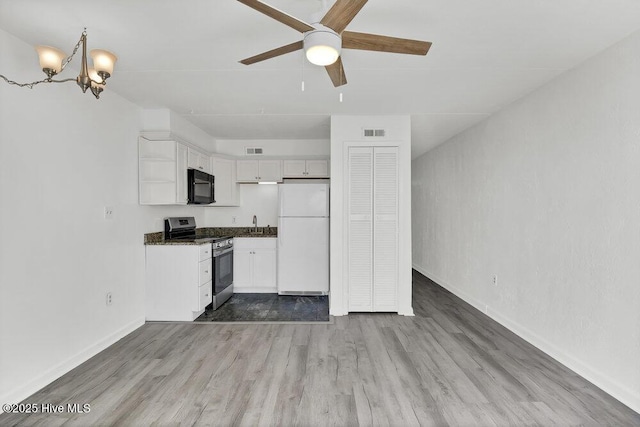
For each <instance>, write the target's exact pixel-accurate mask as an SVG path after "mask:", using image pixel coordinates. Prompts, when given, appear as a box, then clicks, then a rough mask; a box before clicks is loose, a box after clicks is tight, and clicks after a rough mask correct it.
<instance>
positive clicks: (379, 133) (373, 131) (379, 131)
mask: <svg viewBox="0 0 640 427" xmlns="http://www.w3.org/2000/svg"><path fill="white" fill-rule="evenodd" d="M384 135H385V132H384V129H364V136H366V137H370V136H384Z"/></svg>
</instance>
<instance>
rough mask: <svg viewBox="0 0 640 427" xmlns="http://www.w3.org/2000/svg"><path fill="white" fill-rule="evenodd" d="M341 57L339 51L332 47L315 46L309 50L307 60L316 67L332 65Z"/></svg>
mask: <svg viewBox="0 0 640 427" xmlns="http://www.w3.org/2000/svg"><path fill="white" fill-rule="evenodd" d="M339 56H340V54H339V53H338V51H337V50H335V49H334V48H333V47H331V46H313V47H310V48H309V49H307V59H308V60H309V62H311V63H312V64H315V65H320V66H326V65H331V64H333V63H334V62H336V61H337V60H338V57H339Z"/></svg>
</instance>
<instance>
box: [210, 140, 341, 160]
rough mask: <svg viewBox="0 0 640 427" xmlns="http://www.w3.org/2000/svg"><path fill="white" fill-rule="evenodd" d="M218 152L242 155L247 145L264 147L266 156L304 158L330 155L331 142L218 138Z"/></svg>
mask: <svg viewBox="0 0 640 427" xmlns="http://www.w3.org/2000/svg"><path fill="white" fill-rule="evenodd" d="M216 147H217V152H218V153H220V154H227V155H230V156H239V157H242V156H244V155H245V147H262V148H264V156H265V157H278V158H282V159H284V158H294V157H300V158H303V159H308V158H315V157H321V158H326V157H329V153H330V144H329V140H328V139H308V140H307V139H303V140H287V139H282V140H274V139H257V140H254V139H249V140H228V139H218V140H216Z"/></svg>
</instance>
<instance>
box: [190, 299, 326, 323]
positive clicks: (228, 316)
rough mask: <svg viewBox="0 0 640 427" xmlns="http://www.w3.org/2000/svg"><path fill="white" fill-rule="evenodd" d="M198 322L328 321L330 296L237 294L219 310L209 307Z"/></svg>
mask: <svg viewBox="0 0 640 427" xmlns="http://www.w3.org/2000/svg"><path fill="white" fill-rule="evenodd" d="M195 321H196V322H234V321H242V322H247V321H249V322H251V321H253V322H255V321H258V322H260V321H262V322H282V321H284V322H294V321H295V322H328V321H329V297H328V296H285V295H278V294H233V296H232V297H231V298H230V299H229V301H227V302H226V303H224V304H223V305H222V306H221V307H219V308H218V309H217V310H215V311H214V310H211V308H207V309H206V310H205V312H204V313H203V314H202V315H201V316H200V317H198V318H197V319H196V320H195Z"/></svg>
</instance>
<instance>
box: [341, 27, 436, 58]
mask: <svg viewBox="0 0 640 427" xmlns="http://www.w3.org/2000/svg"><path fill="white" fill-rule="evenodd" d="M342 47H343V48H344V49H360V50H374V51H377V52H392V53H407V54H410V55H426V54H427V52H428V51H429V48H430V47H431V42H423V41H420V40H410V39H399V38H397V37H389V36H379V35H377V34H367V33H355V32H353V31H345V32H343V33H342Z"/></svg>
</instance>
